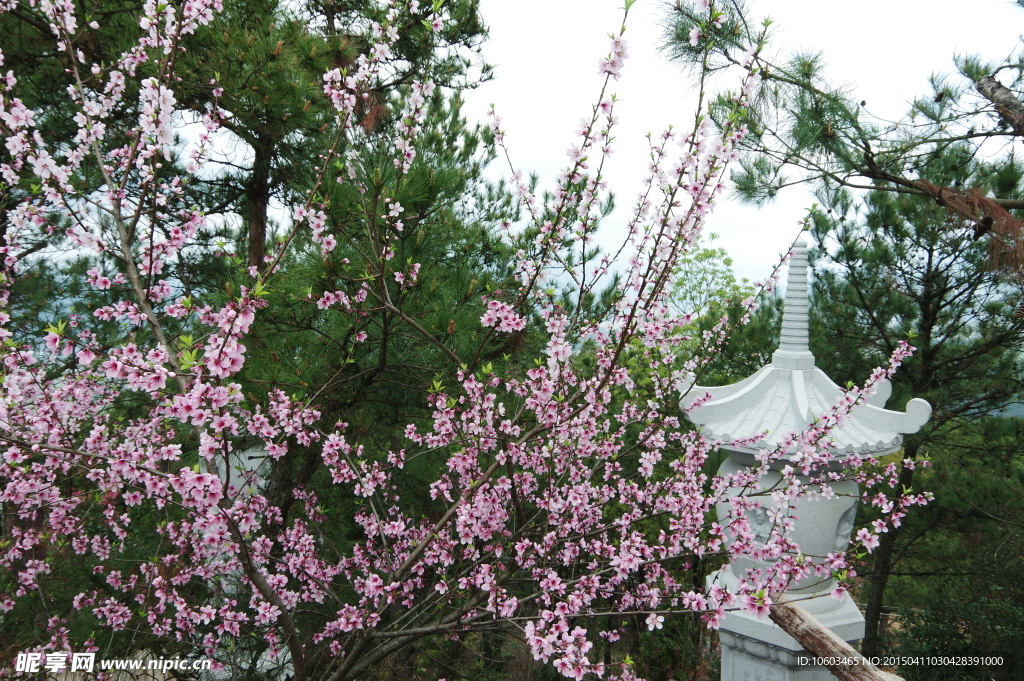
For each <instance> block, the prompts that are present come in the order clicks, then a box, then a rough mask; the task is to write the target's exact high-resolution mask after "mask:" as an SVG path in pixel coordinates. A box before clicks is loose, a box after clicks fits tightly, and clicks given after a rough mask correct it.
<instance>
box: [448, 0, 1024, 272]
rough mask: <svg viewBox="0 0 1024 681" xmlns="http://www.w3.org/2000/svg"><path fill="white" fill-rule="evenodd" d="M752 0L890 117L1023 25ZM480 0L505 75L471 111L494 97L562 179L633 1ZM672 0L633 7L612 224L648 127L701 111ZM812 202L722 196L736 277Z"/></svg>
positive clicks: (959, 15)
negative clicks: (673, 57)
mask: <svg viewBox="0 0 1024 681" xmlns="http://www.w3.org/2000/svg"><path fill="white" fill-rule="evenodd" d="M750 6H751V9H752V12H753V14H755V15H756V16H757V17H763V16H769V17H771V18H772V19H773V20H774V21H775V24H774V26H773V29H774V34H773V38H772V42H771V49H770V52H782V53H789V52H790V51H791V50H793V49H801V50H805V51H820V52H823V53H824V58H825V61H826V62H827V63H828V65H829V69H828V72H827V73H828V74H829V75H830V77H831V78H832V79H833V80H834V81H835V82H840V83H846V84H848V85H849V86H850V88H851V91H852V93H853V95H854V97H855V98H856V99H858V100H859V99H863V100H866V101H867V103H868V109H869V110H870V111H871V112H872V113H874V114H876V115H881V116H885V117H888V118H898V117H900V116H901V114H902V113H903V112H905V111H906V110H907V108H908V103H909V102H910V101H911V100H912V99H913V98H914V96H916V95H918V94H920V93H922V92H925V91H927V87H928V77H929V75H930V74H932V73H933V72H950V71H952V70H953V64H952V58H953V55H954V54H964V53H978V54H981V55H982V56H984V57H986V58H989V59H1000V58H1003V57H1005V56H1007V55H1009V54H1010V53H1012V52H1013V51H1014V50H1015V47H1016V46H1017V45H1018V44H1019V37H1018V35H1019V34H1018V31H1019V30H1020V29H1021V28H1024V9H1020V8H1018V7H1017V6H1016V5H1015V3H1013V2H1008V1H1007V0H973V1H972V2H969V3H968V2H963V1H960V2H951V1H947V0H861V1H860V2H857V3H853V2H839V1H837V0H816V1H815V0H752V2H751V3H750ZM480 7H481V12H482V14H483V17H484V20H485V21H486V22H487V23H488V25H489V26H490V29H491V37H490V40H489V41H488V43H487V44H486V45H485V47H484V55H485V57H486V59H487V60H488V62H490V63H492V64H494V65H496V67H497V69H496V77H495V79H494V80H493V81H492V82H490V83H487V84H485V85H483V86H481V87H480V88H479V89H477V90H476V91H474V92H471V93H469V94H468V95H467V109H466V113H467V114H468V115H469V116H470V117H471V118H476V119H479V120H481V121H482V120H484V117H485V113H486V111H487V109H488V107H489V105H490V104H491V103H493V104H495V106H496V107H497V110H498V112H499V115H500V116H501V117H502V119H503V122H504V123H503V126H504V128H505V130H506V139H507V141H508V144H509V146H510V148H511V151H512V154H513V162H514V163H515V165H516V167H517V168H519V169H522V170H523V171H525V172H536V173H538V174H539V175H540V176H541V178H542V185H545V184H546V185H547V186H551V184H552V182H553V178H554V176H555V175H556V174H557V172H558V171H559V169H561V168H562V167H563V165H564V164H565V162H566V160H567V159H566V156H565V150H566V149H567V148H568V147H569V145H570V144H571V143H572V142H573V141H574V132H575V130H576V128H577V127H578V124H579V121H580V119H581V118H582V117H583V116H584V115H586V114H588V113H589V111H590V105H591V103H592V102H593V101H594V99H595V98H596V97H597V95H598V93H599V91H600V86H601V77H600V76H598V74H597V63H598V60H599V59H600V58H601V57H603V56H605V55H606V54H607V53H608V43H609V37H608V35H609V33H611V32H612V31H615V30H617V28H618V26H619V25H620V21H621V17H622V9H621V7H622V0H481V2H480ZM666 8H667V4H666V3H665V2H663V1H662V0H637V2H636V4H635V5H634V6H633V8H632V9H631V10H630V16H629V21H628V28H627V31H626V40H627V43H628V50H629V59H628V60H627V61H626V66H625V68H624V69H623V71H622V78H621V79H620V80H619V81H617V82H616V83H614V89H613V91H614V92H616V93H617V94H618V96H619V99H620V103H619V104H617V105H616V107H617V108H616V110H617V113H618V117H619V119H620V125H619V127H618V132H617V134H616V135H615V136H616V140H617V144H616V152H615V154H614V155H613V157H612V159H611V160H612V161H613V162H614V163H613V167H612V168H611V170H610V172H609V173H608V179H609V183H610V186H611V189H612V190H613V191H615V193H616V195H617V199H618V204H619V206H620V208H619V209H618V210H617V212H616V213H615V214H614V215H613V216H612V218H611V219H610V220H609V221H608V223H609V224H608V226H609V229H610V230H612V231H613V230H614V229H615V227H616V226H621V225H622V224H624V222H625V220H626V215H627V210H628V207H629V206H631V205H632V204H633V202H634V199H635V198H636V193H637V191H638V190H639V188H640V181H641V179H642V177H643V174H644V171H645V168H646V159H647V156H646V149H647V146H646V140H645V139H644V135H645V134H646V133H647V132H652V133H654V134H658V133H660V132H661V131H662V130H664V129H665V128H666V127H668V126H669V125H673V126H674V127H676V128H677V129H687V130H688V129H689V127H690V125H691V124H692V120H693V113H694V112H693V106H694V102H693V98H692V94H691V91H692V82H691V81H688V80H687V78H686V77H685V76H684V74H683V73H682V72H681V70H680V69H679V68H678V67H677V66H675V65H674V64H671V63H669V62H668V61H667V59H665V57H664V56H663V55H662V54H661V53H660V52H659V51H658V47H659V45H660V44H661V42H662V41H661V35H662V28H661V23H662V22H663V21H664V18H665V16H666V13H667V11H666ZM492 172H494V173H495V174H498V173H500V172H501V168H499V167H495V168H494V169H493V171H492ZM505 174H506V175H507V172H506V173H505ZM810 202H811V199H810V198H809V197H808V195H807V194H806V192H805V191H804V190H802V189H792V190H789V191H788V192H783V193H782V195H781V197H780V199H779V200H778V201H776V202H775V203H774V204H772V205H770V206H768V207H766V208H763V209H761V210H755V209H751V208H747V207H743V206H739V205H738V204H736V203H735V202H733V201H729V202H726V203H722V204H719V206H718V208H717V209H716V212H715V213H714V215H712V217H711V219H710V221H709V228H710V229H711V230H712V231H714V232H716V233H718V234H719V235H721V239H720V241H719V242H718V243H719V245H722V246H724V247H725V248H727V249H728V250H729V252H730V254H731V255H732V257H733V259H734V260H735V266H736V270H737V273H738V274H740V275H741V276H745V277H748V278H751V279H757V278H761V277H763V276H765V275H767V274H768V272H769V271H770V269H771V266H772V262H773V260H774V258H775V255H776V254H777V253H779V252H780V251H782V250H785V248H786V247H787V246H788V245H789V243H790V242H791V241H792V240H793V237H794V236H795V234H796V232H797V230H798V227H797V222H798V221H799V220H800V218H801V217H802V216H803V214H804V209H805V208H806V207H807V206H809V205H810Z"/></svg>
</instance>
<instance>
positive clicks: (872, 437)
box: [681, 239, 932, 457]
mask: <svg viewBox="0 0 1024 681" xmlns="http://www.w3.org/2000/svg"><path fill="white" fill-rule="evenodd" d="M807 304H808V295H807V244H806V243H805V242H804V241H803V240H802V239H801V240H799V241H797V243H796V244H795V247H794V254H793V260H792V262H791V263H790V269H789V276H788V280H787V289H786V300H785V310H784V312H783V322H782V340H781V342H780V344H779V349H778V350H777V351H776V352H775V354H774V355H773V356H772V363H771V364H769V365H767V366H764V367H761V368H760V369H759V370H758V371H757V372H756V373H754V374H753V375H751V376H749V377H747V378H745V379H743V380H742V381H740V382H738V383H734V384H732V385H726V386H717V387H711V388H705V387H701V386H689V387H688V389H685V390H684V391H683V392H684V394H683V398H682V403H681V405H682V406H683V407H684V408H686V407H689V406H690V405H692V404H694V402H696V401H697V400H699V399H700V398H702V397H704V396H705V395H708V394H710V396H711V397H710V399H709V400H708V401H706V402H704V403H703V404H701V405H700V406H698V407H696V408H694V409H693V410H692V411H691V412H690V413H689V414H688V417H689V419H690V420H691V421H692V422H693V423H695V424H697V425H700V426H703V432H704V434H705V435H707V436H709V437H717V438H721V439H724V440H731V439H746V438H752V437H756V436H758V435H761V436H762V437H761V438H760V439H759V440H758V441H757V442H756V443H755V444H754V446H752V447H730V448H729V449H730V450H735V451H737V452H742V453H746V454H750V455H756V454H757V453H759V452H760V451H763V450H765V449H774V448H776V447H778V446H779V445H780V444H781V443H782V442H783V440H784V439H785V438H786V437H787V436H789V435H790V434H792V433H799V432H801V431H803V430H805V429H806V428H807V427H808V426H810V425H811V424H812V423H813V422H814V421H815V420H816V419H817V418H819V417H821V416H822V415H824V414H826V413H827V412H828V411H829V410H830V409H832V408H833V407H834V406H835V405H836V404H837V403H838V401H839V399H840V397H841V396H842V394H843V391H842V389H841V388H840V387H839V386H838V385H836V384H835V383H834V382H833V381H832V380H831V379H830V378H829V377H828V376H827V375H826V374H825V372H823V371H822V370H821V369H819V368H818V367H816V366H815V359H814V355H813V354H811V351H810V349H809V342H808V335H807ZM891 394H892V386H891V385H890V384H889V382H888V381H881V382H880V383H879V384H878V385H877V386H876V391H875V394H874V395H873V396H872V397H871V398H869V399H867V400H865V403H864V404H859V405H856V406H855V407H854V408H853V409H852V411H851V412H850V413H849V414H848V415H846V417H845V419H844V421H843V422H842V424H841V425H840V426H839V427H838V428H835V429H833V430H832V431H831V433H830V434H829V436H828V439H829V440H830V441H831V443H832V446H833V448H834V451H835V452H836V454H838V455H850V454H854V455H857V456H861V457H866V456H875V457H878V456H884V455H886V454H890V453H892V452H896V451H898V450H899V449H900V448H901V447H902V446H903V436H904V435H905V434H909V433H916V432H917V431H918V430H920V428H921V426H923V425H924V424H925V423H926V422H927V421H928V419H929V417H930V416H931V413H932V408H931V405H929V404H928V403H927V402H926V401H924V400H921V399H912V400H910V402H908V403H907V408H906V411H903V412H899V411H893V410H890V409H885V408H884V405H885V403H886V401H887V400H888V399H889V397H890V396H891ZM783 453H786V452H783Z"/></svg>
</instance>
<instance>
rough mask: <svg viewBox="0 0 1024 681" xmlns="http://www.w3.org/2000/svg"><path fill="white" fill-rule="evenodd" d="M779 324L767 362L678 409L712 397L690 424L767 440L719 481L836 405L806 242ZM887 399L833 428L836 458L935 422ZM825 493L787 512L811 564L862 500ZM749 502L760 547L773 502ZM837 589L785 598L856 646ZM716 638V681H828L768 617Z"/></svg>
mask: <svg viewBox="0 0 1024 681" xmlns="http://www.w3.org/2000/svg"><path fill="white" fill-rule="evenodd" d="M782 319H783V321H782V339H781V342H780V344H779V349H778V350H776V351H775V353H774V354H773V355H772V362H771V364H769V365H767V366H764V367H762V368H761V369H760V370H758V371H757V372H756V373H754V374H753V375H752V376H749V377H748V378H746V379H744V380H742V381H740V382H739V383H734V384H733V385H728V386H721V387H712V388H705V387H700V386H693V387H692V388H691V389H690V390H689V391H688V392H687V393H686V394H685V396H684V398H683V402H682V406H684V407H687V406H689V405H691V404H693V402H694V401H696V400H697V398H698V397H700V396H703V395H705V394H707V393H710V394H711V399H710V400H709V401H707V402H705V403H704V404H702V405H701V406H699V407H697V408H696V409H694V410H693V411H692V412H691V413H690V414H689V415H688V416H689V418H690V420H691V421H692V422H693V423H695V424H697V425H699V426H701V427H702V430H703V432H704V434H705V435H708V436H714V437H720V438H722V439H725V440H730V439H741V438H752V437H755V436H757V435H759V434H764V437H762V438H761V439H760V440H759V441H757V443H756V445H755V446H754V447H751V448H743V447H735V448H726V449H725V451H726V452H727V453H728V455H729V456H728V458H727V459H726V460H725V461H724V462H723V463H722V465H721V468H720V469H719V473H720V474H723V475H727V474H731V473H735V472H737V471H739V470H741V469H742V468H743V467H747V466H751V465H752V464H754V463H755V462H756V461H757V460H756V458H755V455H756V454H757V453H758V452H759V451H761V450H764V449H768V448H771V449H775V448H776V447H778V446H779V445H780V444H781V443H782V441H783V439H784V438H785V437H786V436H787V435H788V434H791V433H794V432H796V433H799V432H801V431H803V430H804V429H805V428H807V426H809V425H810V424H811V423H812V422H813V421H814V420H815V418H816V417H817V415H819V414H821V413H823V412H825V411H826V410H828V409H830V408H832V407H833V406H835V404H836V402H837V400H838V398H839V397H840V395H841V389H840V388H839V386H837V385H836V384H835V383H833V382H832V380H831V379H829V377H828V376H826V375H825V373H824V372H823V371H822V370H821V369H819V368H817V367H816V366H815V362H814V355H812V354H811V351H810V347H809V344H808V330H807V244H806V242H805V241H804V240H803V239H802V238H801V239H800V240H798V241H797V242H796V244H795V247H794V254H793V259H792V261H791V262H790V266H789V276H788V281H787V286H786V298H785V310H784V312H783V317H782ZM891 393H892V387H891V385H890V384H889V383H888V381H885V382H883V383H882V384H881V385H879V386H878V390H877V392H876V393H875V395H874V396H873V397H872V398H871V399H869V400H868V401H867V402H866V403H865V404H862V405H858V406H857V407H855V408H854V411H852V412H851V413H850V415H849V416H848V418H847V420H846V421H845V422H844V423H843V425H842V427H841V428H839V429H836V430H833V431H832V433H831V435H830V439H831V440H832V442H833V444H834V446H835V451H836V452H837V453H838V454H840V455H843V456H846V455H849V454H851V453H853V454H856V455H858V456H862V457H867V456H874V457H881V456H885V455H887V454H891V453H893V452H896V451H899V450H900V449H901V448H902V446H903V435H904V434H907V433H915V432H917V431H918V430H919V429H920V428H921V426H922V425H924V423H925V422H926V421H927V420H928V418H929V417H930V416H931V411H932V410H931V406H930V405H929V404H928V403H927V402H925V401H924V400H920V399H912V400H910V402H909V403H908V404H907V410H906V412H896V411H890V410H888V409H884V408H883V405H884V404H885V402H886V400H887V399H888V398H889V396H890V394H891ZM784 455H785V452H784V453H783V458H782V459H780V460H778V461H773V462H772V464H771V468H772V470H771V471H770V472H769V474H768V475H767V476H765V477H764V478H763V479H762V481H761V488H762V489H766V488H770V487H772V486H773V485H774V484H775V483H776V482H778V481H779V480H780V479H781V477H782V476H781V475H780V474H779V473H777V472H776V471H777V470H780V469H781V468H782V467H783V466H785V465H786V464H787V463H789V461H788V457H785V456H784ZM836 468H837V469H838V465H837V467H836ZM803 481H806V479H803ZM831 486H832V489H833V490H834V491H835V492H836V494H837V495H838V496H836V497H833V498H829V499H825V498H820V497H819V498H813V499H804V500H800V501H799V502H798V503H795V504H791V506H790V507H789V515H791V516H795V517H798V519H797V520H796V522H795V524H794V527H793V529H792V531H791V532H790V534H789V537H790V538H792V539H793V541H794V542H796V544H797V545H798V546H799V547H800V550H801V552H802V553H803V554H804V555H805V556H807V557H810V558H811V559H812V560H818V561H820V560H822V559H823V557H824V556H825V555H826V554H828V553H833V552H837V551H842V550H844V549H845V548H846V547H847V545H848V544H849V539H850V532H851V530H852V529H853V526H854V522H855V520H856V515H857V498H858V493H859V490H858V487H857V485H856V483H854V482H852V481H843V482H836V483H833V484H832V485H831ZM748 494H750V493H749V492H748ZM755 498H756V499H758V500H759V501H760V504H761V505H760V506H758V507H756V508H754V509H751V510H749V511H748V512H747V513H748V517H749V520H750V527H751V529H752V530H753V531H754V533H755V537H756V541H759V542H761V543H763V542H764V541H766V540H767V538H768V536H769V535H770V533H771V531H772V529H773V528H772V522H771V521H770V519H769V515H768V508H769V507H770V504H771V498H770V497H769V496H767V495H765V496H757V497H755ZM717 510H718V516H719V518H723V519H724V518H726V517H727V515H728V513H729V512H730V510H731V504H730V503H728V502H726V503H721V504H719V505H718V508H717ZM768 566H769V563H767V562H761V561H755V560H753V559H751V558H749V557H742V558H739V559H737V560H735V561H734V562H733V563H732V564H730V566H729V568H728V570H726V571H723V572H721V573H718V574H716V575H715V576H713V577H712V580H718V583H719V584H720V585H722V586H729V587H735V586H736V585H737V584H738V581H739V579H740V577H742V576H743V575H745V574H746V571H747V570H748V569H751V568H753V569H757V568H766V567H768ZM833 588H834V586H833V584H832V581H831V580H828V581H822V580H821V579H820V578H817V577H809V578H807V579H805V580H803V581H802V582H800V583H798V584H796V585H794V587H793V589H792V590H791V591H790V592H788V593H789V595H790V597H791V598H800V599H808V600H802V601H801V605H802V606H803V607H804V608H806V609H807V610H809V611H810V612H811V613H812V614H813V615H814V616H815V617H817V618H818V620H819V621H821V622H822V623H823V624H824V625H825V626H827V627H829V628H830V629H832V630H833V631H834V632H835V633H836V634H838V635H839V636H841V637H842V638H843V639H845V640H847V641H851V642H852V641H856V640H858V639H860V638H862V637H863V635H864V617H863V615H861V613H860V611H859V610H858V609H857V606H856V605H855V604H854V603H853V601H852V599H851V598H845V599H843V600H842V601H840V600H837V599H835V598H832V597H831V596H829V593H830V592H831V591H832V590H833ZM719 634H720V639H721V642H722V681H734V680H736V681H824V680H825V679H829V678H831V674H830V673H829V671H828V670H826V669H825V668H824V667H819V666H813V665H808V664H800V663H799V659H798V658H799V657H801V656H804V657H811V655H810V654H809V653H807V652H805V651H803V649H802V647H801V646H800V644H799V643H797V642H796V641H795V640H794V639H793V638H791V637H790V636H789V635H788V634H786V633H785V632H783V631H782V630H781V629H779V627H777V626H776V625H775V624H774V623H773V622H771V621H770V620H769V619H768V618H767V617H764V618H758V617H756V616H754V615H750V614H747V613H745V612H730V613H728V614H727V616H726V617H725V619H724V621H723V623H722V625H721V628H720V631H719Z"/></svg>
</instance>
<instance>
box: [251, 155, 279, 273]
mask: <svg viewBox="0 0 1024 681" xmlns="http://www.w3.org/2000/svg"><path fill="white" fill-rule="evenodd" d="M253 153H254V157H253V162H252V175H251V176H250V178H249V182H248V183H247V184H246V198H247V199H248V204H249V215H248V217H249V267H255V268H256V269H257V270H259V271H260V272H262V271H263V267H264V266H265V264H266V263H264V262H263V257H264V256H265V255H266V253H267V209H268V208H269V206H270V163H271V159H272V158H273V145H272V144H271V143H270V142H269V141H265V140H264V138H262V137H261V138H259V139H258V142H257V144H254V145H253Z"/></svg>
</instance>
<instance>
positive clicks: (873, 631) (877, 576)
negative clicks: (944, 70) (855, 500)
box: [861, 442, 917, 657]
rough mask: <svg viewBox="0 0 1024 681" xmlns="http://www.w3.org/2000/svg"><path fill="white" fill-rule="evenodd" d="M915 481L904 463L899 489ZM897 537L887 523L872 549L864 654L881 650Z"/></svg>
mask: <svg viewBox="0 0 1024 681" xmlns="http://www.w3.org/2000/svg"><path fill="white" fill-rule="evenodd" d="M904 452H905V456H906V458H908V459H915V458H916V457H917V444H916V443H909V442H908V443H907V445H906V449H905V450H904ZM913 482H914V471H913V469H910V468H907V467H906V466H904V467H903V470H901V471H900V479H899V484H900V485H902V487H901V488H900V489H901V491H902V490H904V489H910V485H911V483H913ZM898 537H899V528H896V527H890V528H889V531H888V532H885V533H882V535H881V536H880V537H879V541H878V550H877V551H875V566H874V570H873V571H872V573H871V582H870V587H869V588H868V600H867V606H866V608H865V610H864V642H863V643H862V644H861V651H862V652H863V653H864V655H866V656H867V657H877V656H878V655H879V654H880V649H879V648H880V643H881V641H880V637H879V628H880V625H881V622H882V605H883V601H884V597H885V587H886V584H888V582H889V574H890V573H891V572H892V569H893V555H894V553H895V551H896V539H897V538H898Z"/></svg>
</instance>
